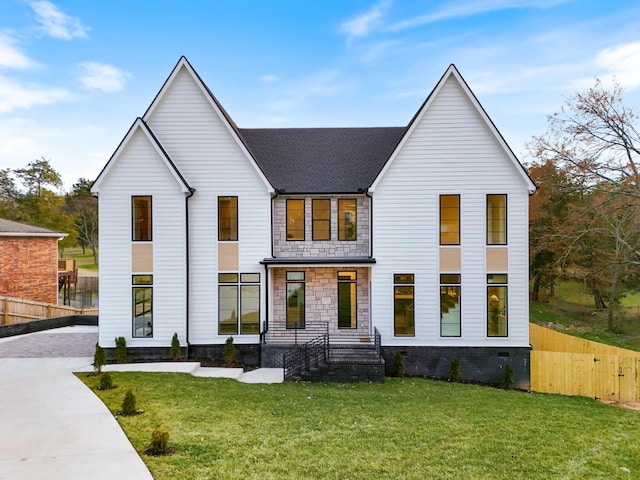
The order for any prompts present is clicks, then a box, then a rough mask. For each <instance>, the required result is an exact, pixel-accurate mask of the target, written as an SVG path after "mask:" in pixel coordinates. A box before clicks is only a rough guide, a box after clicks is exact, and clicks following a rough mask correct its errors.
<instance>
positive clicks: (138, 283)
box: [131, 274, 153, 338]
mask: <svg viewBox="0 0 640 480" xmlns="http://www.w3.org/2000/svg"><path fill="white" fill-rule="evenodd" d="M131 285H132V287H131V336H132V338H153V275H150V274H143V275H135V274H134V275H131ZM147 292H148V294H149V300H148V303H149V305H150V308H149V309H148V311H150V324H149V325H147V315H146V312H147V310H146V309H145V307H144V305H145V304H146V303H147V302H146V293H147ZM140 293H142V295H143V298H142V302H139V301H138V294H140ZM139 304H142V315H136V310H137V309H138V308H137V307H138V305H139ZM138 318H142V322H143V323H142V335H138V334H137V329H138V327H137V326H136V325H137V322H136V320H137V319H138ZM147 328H148V329H149V330H148V333H147Z"/></svg>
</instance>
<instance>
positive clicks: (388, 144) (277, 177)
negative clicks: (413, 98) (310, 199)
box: [238, 127, 407, 193]
mask: <svg viewBox="0 0 640 480" xmlns="http://www.w3.org/2000/svg"><path fill="white" fill-rule="evenodd" d="M406 131H407V127H380V128H277V129H271V128H268V129H252V128H240V129H238V132H239V133H240V136H241V137H242V140H243V141H244V143H245V145H246V146H247V148H248V149H249V151H250V152H251V153H252V155H253V157H254V158H255V160H256V162H257V163H258V165H259V166H260V168H261V169H262V171H263V172H264V174H265V176H266V177H267V179H268V180H269V182H270V183H271V185H273V187H274V188H275V189H276V190H280V191H282V192H284V193H356V192H358V191H361V189H366V188H369V187H370V186H371V184H372V183H373V181H374V180H375V179H376V177H377V175H378V173H380V170H382V167H384V165H385V163H386V162H387V160H388V159H389V157H390V156H391V153H393V150H394V149H395V147H396V146H397V145H398V143H399V142H400V140H401V139H402V137H403V135H404V134H405V132H406Z"/></svg>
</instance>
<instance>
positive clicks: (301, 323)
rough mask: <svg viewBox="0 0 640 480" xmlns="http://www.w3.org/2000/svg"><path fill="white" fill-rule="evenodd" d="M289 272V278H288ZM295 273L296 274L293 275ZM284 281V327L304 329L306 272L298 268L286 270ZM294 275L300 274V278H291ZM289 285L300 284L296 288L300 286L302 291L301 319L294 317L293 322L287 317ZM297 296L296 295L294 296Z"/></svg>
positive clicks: (298, 309) (305, 320)
mask: <svg viewBox="0 0 640 480" xmlns="http://www.w3.org/2000/svg"><path fill="white" fill-rule="evenodd" d="M290 274H291V279H290V278H289V277H290ZM294 274H296V275H294ZM285 275H286V276H285V279H286V281H285V283H286V287H285V325H286V328H287V329H288V330H304V329H305V328H306V322H307V318H306V310H307V292H306V290H307V286H306V274H305V272H304V271H300V270H292V271H287V272H286V274H285ZM296 276H300V277H301V278H293V277H296ZM290 285H300V286H299V287H298V288H301V289H302V290H301V292H302V305H303V308H302V311H301V312H302V321H300V318H296V321H295V323H294V322H292V321H291V320H290V318H289V298H290V297H289V286H290ZM296 298H298V297H296ZM297 312H298V313H300V306H299V303H298V306H297Z"/></svg>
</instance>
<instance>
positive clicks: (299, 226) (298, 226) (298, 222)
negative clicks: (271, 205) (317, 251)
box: [287, 199, 304, 240]
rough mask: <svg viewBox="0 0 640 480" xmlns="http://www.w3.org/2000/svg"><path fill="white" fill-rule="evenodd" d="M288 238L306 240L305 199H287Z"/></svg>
mask: <svg viewBox="0 0 640 480" xmlns="http://www.w3.org/2000/svg"><path fill="white" fill-rule="evenodd" d="M287 240H304V200H292V199H289V200H287Z"/></svg>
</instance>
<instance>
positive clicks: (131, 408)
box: [122, 390, 138, 415]
mask: <svg viewBox="0 0 640 480" xmlns="http://www.w3.org/2000/svg"><path fill="white" fill-rule="evenodd" d="M136 413H138V409H137V408H136V396H135V395H134V394H133V392H132V391H131V390H127V393H126V394H125V396H124V400H123V401H122V415H135V414H136Z"/></svg>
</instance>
